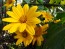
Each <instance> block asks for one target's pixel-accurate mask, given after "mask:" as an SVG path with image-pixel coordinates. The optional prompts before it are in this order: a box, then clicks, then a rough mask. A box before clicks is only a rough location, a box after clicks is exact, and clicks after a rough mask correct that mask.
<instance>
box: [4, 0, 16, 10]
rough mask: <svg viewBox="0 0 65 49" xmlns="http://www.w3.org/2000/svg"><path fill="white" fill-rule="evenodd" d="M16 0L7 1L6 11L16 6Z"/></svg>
mask: <svg viewBox="0 0 65 49" xmlns="http://www.w3.org/2000/svg"><path fill="white" fill-rule="evenodd" d="M14 2H15V0H7V1H6V4H5V5H4V6H6V9H8V8H10V7H11V6H13V5H14Z"/></svg>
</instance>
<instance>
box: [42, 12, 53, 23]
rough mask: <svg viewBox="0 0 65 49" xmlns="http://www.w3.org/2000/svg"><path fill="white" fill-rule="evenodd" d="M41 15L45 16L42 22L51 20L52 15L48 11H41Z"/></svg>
mask: <svg viewBox="0 0 65 49" xmlns="http://www.w3.org/2000/svg"><path fill="white" fill-rule="evenodd" d="M42 16H43V18H45V20H44V22H49V21H53V20H52V19H53V16H52V15H51V14H50V13H49V12H46V11H42Z"/></svg>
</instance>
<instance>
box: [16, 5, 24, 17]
mask: <svg viewBox="0 0 65 49" xmlns="http://www.w3.org/2000/svg"><path fill="white" fill-rule="evenodd" d="M17 9H18V11H19V12H20V14H21V16H23V15H24V11H23V8H22V6H21V5H20V4H18V5H17Z"/></svg>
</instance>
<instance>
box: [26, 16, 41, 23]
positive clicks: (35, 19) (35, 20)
mask: <svg viewBox="0 0 65 49" xmlns="http://www.w3.org/2000/svg"><path fill="white" fill-rule="evenodd" d="M40 22H41V21H40V20H39V19H38V18H35V17H34V18H30V19H28V20H27V23H28V24H39V23H40Z"/></svg>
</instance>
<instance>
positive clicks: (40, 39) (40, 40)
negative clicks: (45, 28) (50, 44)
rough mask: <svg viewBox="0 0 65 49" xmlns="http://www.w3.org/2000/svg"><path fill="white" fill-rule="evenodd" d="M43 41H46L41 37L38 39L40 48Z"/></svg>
mask: <svg viewBox="0 0 65 49" xmlns="http://www.w3.org/2000/svg"><path fill="white" fill-rule="evenodd" d="M43 40H44V39H43V37H42V36H40V37H38V38H37V44H38V46H41V44H42V41H43Z"/></svg>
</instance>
